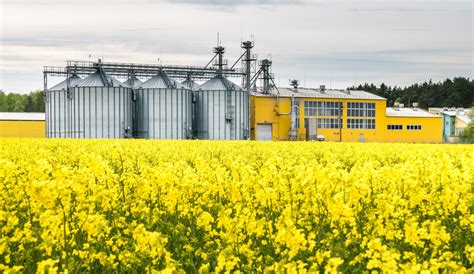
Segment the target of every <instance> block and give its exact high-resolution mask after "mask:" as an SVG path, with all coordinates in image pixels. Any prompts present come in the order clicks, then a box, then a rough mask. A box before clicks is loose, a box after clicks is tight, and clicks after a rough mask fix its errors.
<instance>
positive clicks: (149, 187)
mask: <svg viewBox="0 0 474 274" xmlns="http://www.w3.org/2000/svg"><path fill="white" fill-rule="evenodd" d="M473 182H474V146H472V145H411V144H406V145H394V144H347V143H344V144H340V143H310V142H307V143H288V142H273V143H259V142H244V141H242V142H211V141H144V140H143V141H142V140H122V141H112V140H20V139H0V272H3V271H5V272H9V271H12V272H18V271H21V272H28V273H29V272H34V271H38V272H40V273H43V272H44V271H49V272H55V271H58V272H66V271H67V272H84V271H90V272H109V273H110V272H152V270H161V271H165V272H179V271H185V272H191V273H192V272H203V273H207V272H214V271H237V270H239V271H241V272H248V271H251V270H254V271H258V272H261V271H274V272H283V271H287V272H289V273H295V272H301V273H304V272H305V271H308V272H315V271H324V272H336V271H341V272H361V271H367V270H369V271H379V272H395V271H399V272H419V271H422V270H430V271H431V272H437V271H440V270H445V271H449V272H471V271H473V270H474V269H473V262H474V246H473V242H474V237H473V233H474V215H473V213H472V212H473V209H474V204H473V189H474V186H473Z"/></svg>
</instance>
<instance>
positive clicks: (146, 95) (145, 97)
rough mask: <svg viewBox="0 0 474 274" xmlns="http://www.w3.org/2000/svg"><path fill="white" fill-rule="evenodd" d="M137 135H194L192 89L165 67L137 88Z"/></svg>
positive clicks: (167, 137)
mask: <svg viewBox="0 0 474 274" xmlns="http://www.w3.org/2000/svg"><path fill="white" fill-rule="evenodd" d="M135 91H136V96H137V98H136V108H137V112H136V119H135V121H136V128H135V130H136V132H135V133H136V136H137V137H138V138H147V139H188V138H191V137H192V96H193V95H192V91H191V90H190V89H187V88H185V87H184V86H183V85H181V84H180V83H178V82H177V81H175V80H173V79H171V78H169V77H168V76H167V75H166V73H165V72H164V71H159V72H158V74H157V75H155V76H154V77H152V78H150V79H149V80H148V81H146V82H144V83H143V84H141V85H139V86H138V87H137V88H136V89H135Z"/></svg>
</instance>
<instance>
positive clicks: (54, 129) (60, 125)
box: [45, 74, 82, 138]
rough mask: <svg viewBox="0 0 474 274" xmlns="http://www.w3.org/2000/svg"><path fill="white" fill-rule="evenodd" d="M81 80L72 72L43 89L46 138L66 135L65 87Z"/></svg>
mask: <svg viewBox="0 0 474 274" xmlns="http://www.w3.org/2000/svg"><path fill="white" fill-rule="evenodd" d="M81 80H82V79H81V78H80V77H79V76H77V75H75V74H73V75H72V76H70V77H69V78H67V79H66V80H64V81H62V82H60V83H59V84H57V85H55V86H53V87H51V88H49V89H47V90H46V91H45V97H46V100H45V117H46V138H66V137H68V133H69V131H68V123H67V121H68V117H69V116H68V109H67V106H68V100H67V87H68V84H69V87H71V86H74V85H76V84H77V83H78V82H79V81H81ZM68 82H69V83H68Z"/></svg>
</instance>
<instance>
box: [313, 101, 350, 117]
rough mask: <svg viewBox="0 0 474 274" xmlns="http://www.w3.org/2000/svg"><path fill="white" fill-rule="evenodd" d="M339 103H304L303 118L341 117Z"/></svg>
mask: <svg viewBox="0 0 474 274" xmlns="http://www.w3.org/2000/svg"><path fill="white" fill-rule="evenodd" d="M341 106H342V104H341V103H340V102H316V101H305V102H304V115H305V116H341V114H342V113H341Z"/></svg>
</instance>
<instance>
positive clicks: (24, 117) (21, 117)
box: [0, 112, 45, 121]
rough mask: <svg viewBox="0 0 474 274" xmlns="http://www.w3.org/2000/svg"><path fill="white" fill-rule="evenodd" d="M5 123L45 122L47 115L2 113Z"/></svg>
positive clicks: (1, 117) (38, 113)
mask: <svg viewBox="0 0 474 274" xmlns="http://www.w3.org/2000/svg"><path fill="white" fill-rule="evenodd" d="M0 120H3V121H44V120H45V115H44V113H40V112H0Z"/></svg>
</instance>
